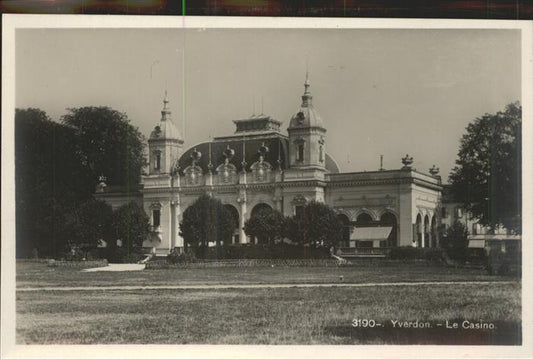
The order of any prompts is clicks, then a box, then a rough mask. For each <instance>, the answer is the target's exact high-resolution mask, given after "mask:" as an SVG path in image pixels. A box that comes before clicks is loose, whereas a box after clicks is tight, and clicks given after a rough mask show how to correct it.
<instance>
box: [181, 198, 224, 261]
mask: <svg viewBox="0 0 533 359" xmlns="http://www.w3.org/2000/svg"><path fill="white" fill-rule="evenodd" d="M234 231H235V223H234V220H233V217H232V215H231V213H230V212H229V211H228V210H227V209H226V208H225V207H224V206H223V205H222V202H221V201H220V200H218V199H214V198H211V197H210V196H208V195H202V196H200V197H199V198H198V199H197V200H196V201H195V202H194V203H193V204H192V205H190V206H189V207H188V208H187V209H186V210H185V211H184V212H183V220H182V221H181V223H180V235H181V236H182V237H183V239H184V241H185V243H186V245H190V246H192V247H193V248H194V250H195V251H196V252H197V254H198V251H199V247H202V248H206V247H208V245H209V242H215V243H216V245H217V246H220V245H221V244H222V243H230V242H231V237H232V235H233V232H234Z"/></svg>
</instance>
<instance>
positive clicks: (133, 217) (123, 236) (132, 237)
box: [110, 202, 150, 254]
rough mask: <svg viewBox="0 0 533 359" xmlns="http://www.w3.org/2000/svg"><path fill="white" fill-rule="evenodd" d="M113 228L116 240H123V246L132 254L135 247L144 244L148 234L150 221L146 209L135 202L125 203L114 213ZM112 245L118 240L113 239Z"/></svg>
mask: <svg viewBox="0 0 533 359" xmlns="http://www.w3.org/2000/svg"><path fill="white" fill-rule="evenodd" d="M112 226H113V230H114V233H115V240H116V239H120V240H121V241H122V247H123V248H124V249H125V250H126V252H127V254H130V253H131V251H132V249H133V248H134V247H140V246H142V243H143V241H144V240H145V239H146V237H147V236H148V232H149V230H150V222H149V218H148V215H147V214H146V213H145V212H144V209H143V208H142V207H141V206H139V205H138V204H137V203H135V202H130V203H127V204H124V205H122V206H120V207H119V208H117V209H116V210H115V211H114V213H113V224H112ZM110 244H111V247H114V246H115V244H116V242H115V241H112V243H110Z"/></svg>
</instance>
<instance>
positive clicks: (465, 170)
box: [450, 102, 522, 233]
mask: <svg viewBox="0 0 533 359" xmlns="http://www.w3.org/2000/svg"><path fill="white" fill-rule="evenodd" d="M521 119H522V107H521V106H520V104H519V103H518V102H517V103H512V104H509V105H507V106H506V108H505V111H504V112H498V113H496V114H495V115H491V114H485V115H483V116H482V117H480V118H477V119H476V120H475V121H474V122H472V123H470V124H469V125H468V126H467V128H466V134H465V135H463V137H462V139H461V145H460V149H459V153H458V158H457V160H456V166H455V167H454V168H453V170H452V172H451V174H450V182H451V191H452V195H453V196H454V197H455V198H457V199H458V200H459V201H461V202H462V203H463V205H464V207H465V209H466V210H468V211H469V212H470V213H472V215H473V216H474V217H475V218H477V219H478V220H479V223H480V224H482V225H485V226H488V227H489V228H491V229H494V228H496V227H498V226H499V225H503V226H504V227H506V228H508V229H510V230H512V231H514V232H515V233H521V218H522V202H521V198H522V182H521V177H522V162H521V161H522V157H521V141H522V138H521V131H522V127H521Z"/></svg>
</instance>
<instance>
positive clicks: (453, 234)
mask: <svg viewBox="0 0 533 359" xmlns="http://www.w3.org/2000/svg"><path fill="white" fill-rule="evenodd" d="M441 243H442V244H441V245H442V247H443V248H444V249H446V251H447V252H448V255H449V256H450V258H452V259H455V260H458V261H459V262H461V263H464V261H465V260H466V256H467V250H468V229H467V228H466V226H465V225H464V224H463V223H462V222H459V221H455V222H454V223H453V225H452V226H451V227H450V228H448V229H447V230H446V234H445V236H444V237H443V238H442V241H441Z"/></svg>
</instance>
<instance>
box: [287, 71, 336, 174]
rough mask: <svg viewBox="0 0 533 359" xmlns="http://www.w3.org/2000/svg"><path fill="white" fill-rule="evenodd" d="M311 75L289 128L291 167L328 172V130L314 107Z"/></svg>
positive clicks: (306, 79)
mask: <svg viewBox="0 0 533 359" xmlns="http://www.w3.org/2000/svg"><path fill="white" fill-rule="evenodd" d="M309 86H310V85H309V75H308V73H306V75H305V84H304V87H305V91H304V94H303V96H302V105H301V106H300V110H299V111H298V112H297V113H296V114H295V115H294V116H292V118H291V121H290V124H289V128H288V129H287V130H288V132H289V148H290V150H289V161H290V167H293V168H301V169H316V170H324V171H325V170H326V128H325V127H324V123H323V122H322V118H321V117H320V115H319V114H318V112H317V111H316V110H315V108H314V107H313V101H312V100H313V96H312V95H311V92H310V91H309Z"/></svg>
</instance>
